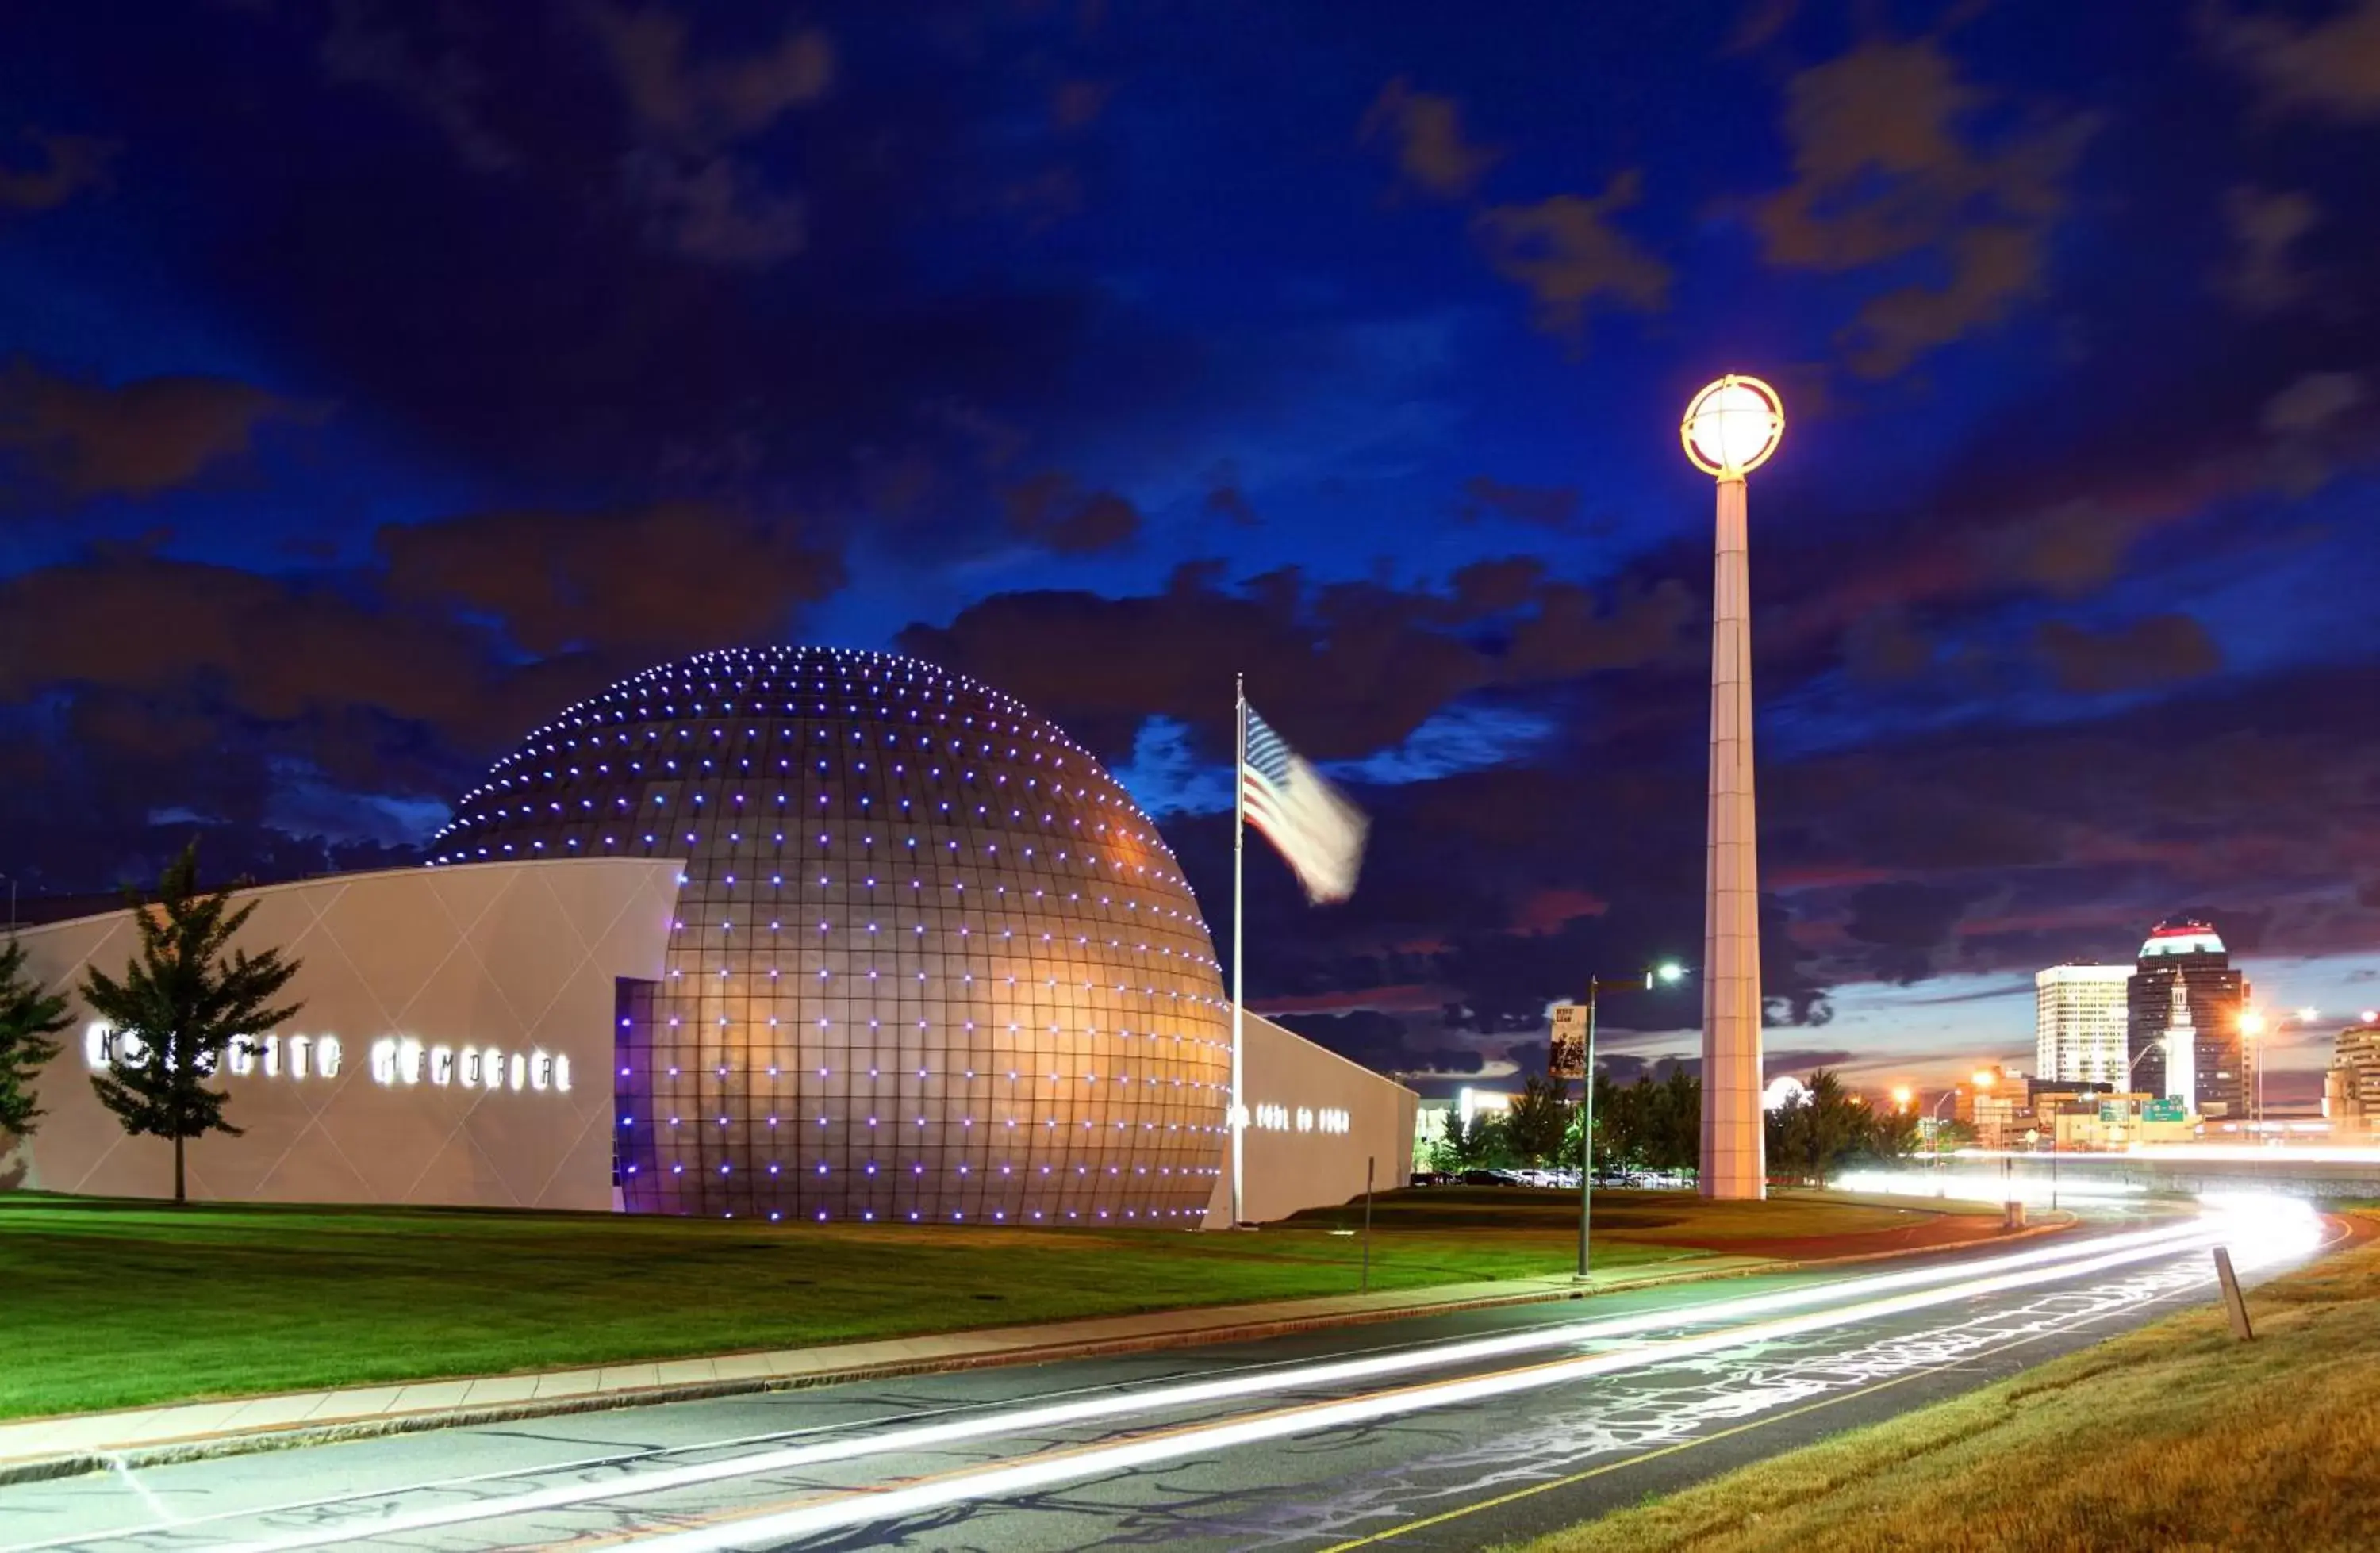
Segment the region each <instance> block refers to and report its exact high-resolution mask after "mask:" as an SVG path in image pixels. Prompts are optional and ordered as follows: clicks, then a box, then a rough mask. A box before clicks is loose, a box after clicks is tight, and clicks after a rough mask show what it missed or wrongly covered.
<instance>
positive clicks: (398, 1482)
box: [0, 1207, 2319, 1553]
mask: <svg viewBox="0 0 2380 1553" xmlns="http://www.w3.org/2000/svg"><path fill="white" fill-rule="evenodd" d="M2318 1236H2319V1222H2318V1221H2317V1220H2314V1219H2313V1218H2312V1217H2311V1216H2310V1215H2304V1214H2293V1213H2290V1212H2286V1211H2277V1210H2275V1209H2273V1208H2270V1207H2243V1208H2239V1209H2233V1210H2228V1211H2210V1212H2208V1213H2206V1214H2204V1215H2202V1216H2201V1217H2198V1218H2195V1219H2181V1220H2179V1221H2170V1220H2168V1221H2155V1222H2143V1220H2140V1219H2130V1220H2126V1221H2119V1222H2114V1223H2110V1224H2108V1225H2106V1226H2104V1227H2102V1228H2100V1229H2098V1230H2096V1231H2092V1232H2088V1233H2084V1234H2076V1235H2069V1236H2060V1237H2054V1238H2053V1239H2052V1240H2050V1241H2048V1242H2034V1243H2029V1244H2023V1245H2021V1246H2017V1247H2011V1248H2009V1249H2007V1250H2003V1251H1992V1250H1989V1249H1985V1250H1982V1251H1973V1252H1965V1253H1960V1254H1954V1255H1946V1256H1933V1257H1926V1258H1922V1259H1913V1260H1910V1261H1905V1262H1894V1263H1889V1264H1884V1265H1882V1266H1880V1267H1876V1268H1866V1269H1863V1270H1861V1271H1860V1272H1858V1273H1856V1274H1852V1273H1850V1272H1848V1271H1846V1272H1845V1273H1842V1274H1838V1275H1834V1276H1820V1275H1800V1276H1791V1277H1771V1278H1762V1279H1738V1280H1722V1281H1718V1282H1714V1283H1708V1284H1701V1285H1688V1286H1683V1287H1676V1288H1670V1289H1662V1290H1647V1291H1642V1292H1637V1293H1635V1294H1633V1295H1629V1294H1614V1295H1606V1296H1602V1297H1598V1298H1597V1299H1595V1300H1593V1301H1591V1302H1577V1303H1565V1304H1552V1305H1536V1306H1524V1307H1520V1308H1517V1309H1506V1310H1500V1311H1488V1312H1473V1313H1468V1314H1464V1315H1460V1316H1439V1317H1432V1318H1428V1319H1423V1320H1414V1321H1405V1322H1397V1323H1390V1324H1382V1325H1377V1326H1368V1327H1355V1328H1341V1329H1332V1330H1326V1331H1318V1332H1312V1333H1305V1334H1301V1335H1298V1336H1296V1337H1292V1338H1284V1339H1277V1340H1273V1341H1266V1342H1258V1343H1246V1344H1238V1345H1232V1346H1219V1347H1213V1348H1207V1349H1197V1350H1183V1351H1174V1352H1170V1353H1155V1354H1145V1355H1135V1356H1131V1357H1124V1358H1116V1359H1101V1360H1087V1361H1080V1362H1075V1363H1067V1364H1056V1365H1040V1366H1036V1367H1032V1368H1020V1369H1001V1370H982V1371H976V1372H972V1373H966V1374H959V1375H951V1376H939V1377H921V1378H916V1379H910V1380H904V1381H897V1382H889V1383H882V1384H868V1385H854V1386H843V1387H833V1388H824V1389H814V1390H806V1391H791V1392H779V1393H774V1394H770V1395H760V1396H753V1397H743V1398H733V1399H723V1400H720V1401H708V1402H695V1403H682V1404H677V1405H673V1406H665V1407H650V1408H640V1409H626V1410H620V1411H615V1412H608V1413H583V1414H577V1415H573V1416H568V1417H561V1418H552V1419H541V1420H532V1421H527V1422H522V1423H516V1424H508V1425H496V1426H486V1427H480V1428H470V1429H454V1430H445V1431H440V1432H436V1433H430V1434H419V1435H409V1436H399V1437H394V1438H384V1439H377V1440H369V1441H357V1442H352V1443H348V1444H342V1445H331V1446H318V1447H312V1448H308V1449H302V1450H284V1451H275V1452H270V1453H264V1454H257V1455H249V1456H241V1457H233V1458H227V1459H223V1460H218V1461H212V1462H191V1463H187V1464H184V1465H179V1466H172V1467H163V1468H153V1469H150V1470H146V1471H142V1472H140V1473H138V1474H130V1473H123V1472H118V1473H113V1474H92V1475H91V1476H87V1477H81V1478H76V1479H68V1480H65V1481H60V1482H54V1483H45V1484H30V1485H24V1486H16V1487H11V1488H0V1549H6V1550H9V1553H30V1550H32V1549H36V1548H39V1549H44V1550H47V1549H54V1548H92V1549H99V1548H106V1549H141V1550H152V1553H153V1550H161V1549H179V1548H223V1547H237V1548H245V1549H254V1550H257V1553H262V1550H265V1549H297V1548H309V1547H373V1548H419V1549H441V1550H444V1549H455V1550H462V1549H490V1548H520V1547H566V1546H574V1545H575V1546H583V1547H599V1546H601V1547H613V1546H631V1547H643V1548H650V1549H655V1550H664V1549H665V1550H669V1553H691V1550H695V1549H711V1548H770V1547H834V1548H847V1547H910V1548H983V1549H990V1550H998V1553H1010V1550H1036V1549H1072V1548H1081V1547H1132V1546H1138V1545H1158V1544H1162V1545H1164V1546H1166V1547H1170V1548H1182V1549H1192V1548H1219V1549H1220V1548H1274V1547H1279V1548H1294V1549H1305V1550H1318V1549H1329V1548H1345V1547H1361V1546H1368V1545H1374V1544H1382V1545H1386V1546H1389V1547H1394V1548H1398V1549H1403V1548H1471V1547H1481V1546H1483V1545H1486V1544H1488V1543H1493V1542H1496V1541H1499V1540H1501V1539H1505V1538H1510V1537H1515V1536H1521V1535H1529V1534H1534V1533H1537V1532H1542V1531H1546V1530H1549V1529H1552V1528H1554V1527H1556V1526H1560V1525H1563V1524H1567V1523H1572V1522H1575V1521H1578V1520H1582V1519H1585V1518H1587V1517H1591V1516H1593V1515H1596V1514H1597V1513H1600V1512H1602V1511H1607V1510H1609V1509H1612V1508H1615V1507H1617V1506H1620V1505H1623V1504H1629V1503H1633V1502H1634V1501H1636V1500H1638V1499H1640V1498H1643V1497H1644V1496H1645V1495H1646V1494H1647V1493H1652V1492H1657V1491H1661V1490H1666V1489H1670V1488H1674V1487H1678V1486H1683V1485H1685V1484H1687V1483H1690V1482H1693V1481H1694V1480H1696V1479H1699V1478H1702V1477H1706V1476H1708V1475H1711V1474H1717V1473H1719V1472H1723V1471H1725V1470H1727V1469H1728V1468H1730V1467H1733V1466H1736V1465H1739V1464H1741V1463H1743V1462H1748V1461H1752V1460H1755V1459H1757V1458H1761V1457H1765V1456H1769V1455H1773V1454H1776V1453H1778V1452H1779V1451H1782V1450H1790V1449H1791V1448H1793V1447H1794V1446H1797V1445H1801V1444H1803V1443H1806V1442H1808V1441H1809V1440H1811V1439H1814V1438H1818V1437H1819V1436H1822V1435H1826V1434H1831V1433H1834V1432H1836V1431H1838V1430H1840V1429H1843V1428H1845V1427H1848V1426H1853V1425H1857V1424H1862V1423H1869V1422H1874V1421H1876V1420H1878V1419H1882V1418H1887V1417H1889V1416H1891V1415H1892V1414H1894V1413H1900V1412H1903V1411H1906V1410H1908V1409H1911V1408H1914V1407H1918V1406H1921V1405H1923V1404H1925V1403H1926V1402H1930V1401H1937V1400H1939V1399H1941V1398H1943V1397H1946V1396H1949V1395H1951V1394H1953V1393H1955V1392H1958V1391H1961V1390H1964V1389H1969V1388H1971V1387H1974V1386H1978V1385H1981V1384H1984V1383H1985V1382H1987V1381H1991V1380H1995V1379H1998V1378H2001V1377H2005V1376H2008V1375H2010V1374H2012V1373H2014V1372H2016V1371H2018V1370H2020V1369H2022V1368H2024V1367H2025V1366H2027V1365H2034V1364H2038V1363H2040V1362H2042V1361H2043V1360H2045V1359H2047V1358H2049V1357H2052V1356H2053V1355H2056V1354H2058V1353H2065V1352H2068V1351H2070V1350H2071V1349H2074V1348H2078V1347H2081V1346H2083V1345H2085V1344H2088V1343H2090V1342H2093V1341H2098V1340H2099V1339H2101V1338H2104V1337H2106V1336H2107V1335H2108V1334H2110V1333H2112V1332H2115V1331H2119V1330H2121V1329H2125V1328H2128V1327H2131V1326H2135V1325H2138V1324H2140V1323H2142V1322H2144V1321H2148V1320H2152V1319H2155V1317H2157V1316H2161V1315H2164V1314H2167V1313H2168V1312H2169V1311H2171V1310H2173V1309H2175V1308H2178V1307H2180V1306H2185V1305H2191V1304H2204V1303H2205V1302H2207V1301H2209V1300H2211V1299H2213V1298H2214V1297H2215V1290H2214V1284H2213V1270H2212V1258H2211V1254H2210V1252H2211V1247H2212V1245H2214V1244H2228V1245H2229V1246H2230V1247H2231V1248H2232V1256H2233V1258H2234V1260H2235V1261H2236V1262H2238V1263H2239V1264H2240V1267H2241V1270H2242V1274H2243V1277H2246V1278H2248V1279H2250V1280H2253V1279H2254V1278H2256V1277H2259V1276H2268V1275H2269V1274H2270V1273H2272V1272H2274V1271H2277V1270H2279V1269H2281V1268H2287V1267H2289V1266H2291V1265H2295V1264H2296V1263H2297V1262H2300V1261H2301V1260H2303V1259H2304V1258H2305V1257H2306V1256H2310V1255H2312V1254H2313V1249H2314V1246H2315V1243H2316V1241H2317V1239H2318Z"/></svg>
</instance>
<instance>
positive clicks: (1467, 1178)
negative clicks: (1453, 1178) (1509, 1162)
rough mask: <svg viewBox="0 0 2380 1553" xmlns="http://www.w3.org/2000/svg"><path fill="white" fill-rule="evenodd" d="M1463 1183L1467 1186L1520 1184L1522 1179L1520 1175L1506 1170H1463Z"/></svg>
mask: <svg viewBox="0 0 2380 1553" xmlns="http://www.w3.org/2000/svg"><path fill="white" fill-rule="evenodd" d="M1519 1184H1521V1181H1520V1178H1519V1177H1518V1176H1515V1175H1513V1174H1512V1173H1511V1172H1510V1171H1463V1185H1465V1186H1518V1185H1519Z"/></svg>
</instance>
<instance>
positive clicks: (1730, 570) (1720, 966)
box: [1679, 376, 1785, 1198]
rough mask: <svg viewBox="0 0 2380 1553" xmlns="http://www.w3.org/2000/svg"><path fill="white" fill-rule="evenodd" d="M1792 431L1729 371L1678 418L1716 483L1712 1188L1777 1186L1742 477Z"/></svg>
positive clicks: (1708, 982)
mask: <svg viewBox="0 0 2380 1553" xmlns="http://www.w3.org/2000/svg"><path fill="white" fill-rule="evenodd" d="M1784 434H1785V406H1784V402H1783V401H1782V400H1780V399H1779V397H1778V396H1777V391H1776V390H1775V389H1773V388H1771V387H1769V386H1768V385H1767V383H1765V382H1761V381H1760V380H1759V379H1757V378H1746V377H1734V376H1730V377H1724V378H1721V379H1719V380H1718V382H1715V383H1712V384H1711V385H1710V386H1709V387H1707V388H1706V389H1704V390H1703V391H1702V392H1701V393H1700V394H1695V395H1694V401H1693V402H1692V403H1691V404H1689V405H1688V406H1686V419H1685V422H1684V424H1683V425H1682V426H1681V427H1680V428H1679V437H1680V440H1681V441H1682V442H1683V443H1685V448H1686V456H1687V457H1688V458H1690V459H1692V460H1693V461H1694V467H1696V468H1698V469H1700V470H1702V471H1703V473H1705V474H1706V475H1710V476H1712V477H1713V478H1715V479H1717V480H1718V541H1717V563H1716V571H1715V574H1714V578H1713V588H1712V599H1711V723H1710V818H1709V828H1708V831H1707V837H1708V840H1707V844H1706V857H1705V862H1704V880H1703V1159H1702V1195H1704V1196H1706V1197H1727V1198H1758V1197H1762V1196H1765V1195H1767V1181H1768V1172H1767V1149H1766V1139H1765V1137H1764V1135H1763V1132H1762V1119H1761V1111H1760V1090H1761V1071H1760V1008H1761V1003H1760V846H1759V830H1758V826H1757V823H1756V821H1755V815H1754V808H1753V781H1752V600H1751V577H1750V569H1749V565H1748V564H1747V556H1746V553H1745V537H1744V489H1743V478H1744V476H1746V475H1747V474H1750V473H1751V472H1752V471H1753V470H1755V469H1756V468H1758V467H1760V466H1761V465H1763V464H1765V463H1767V461H1768V456H1769V455H1770V454H1773V453H1775V452H1776V451H1777V443H1778V442H1779V439H1780V438H1781V437H1783V435H1784Z"/></svg>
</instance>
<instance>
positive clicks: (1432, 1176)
mask: <svg viewBox="0 0 2380 1553" xmlns="http://www.w3.org/2000/svg"><path fill="white" fill-rule="evenodd" d="M1453 1179H1454V1177H1452V1176H1451V1175H1449V1174H1447V1173H1446V1172H1445V1171H1414V1173H1413V1176H1412V1178H1411V1179H1410V1180H1409V1181H1408V1182H1407V1183H1406V1184H1407V1185H1409V1186H1443V1185H1445V1184H1446V1183H1449V1182H1451V1181H1452V1180H1453Z"/></svg>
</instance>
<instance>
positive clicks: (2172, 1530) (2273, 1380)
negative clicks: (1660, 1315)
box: [1527, 1244, 2380, 1553]
mask: <svg viewBox="0 0 2380 1553" xmlns="http://www.w3.org/2000/svg"><path fill="white" fill-rule="evenodd" d="M2248 1308H2249V1311H2250V1314H2251V1315H2252V1316H2253V1319H2254V1321H2255V1326H2256V1341H2254V1342H2253V1343H2240V1342H2237V1341H2233V1339H2232V1337H2231V1335H2230V1331H2229V1329H2228V1327H2227V1326H2226V1325H2225V1322H2224V1317H2223V1314H2222V1310H2221V1308H2220V1306H2219V1305H2216V1304H2212V1303H2210V1304H2209V1305H2208V1306H2207V1307H2206V1308H2205V1309H2203V1310H2198V1311H2193V1312H2192V1313H2190V1314H2188V1315H2185V1316H2174V1317H2172V1318H2169V1319H2168V1320H2165V1321H2160V1322H2157V1323H2155V1324H2154V1325H2152V1326H2149V1327H2145V1328H2143V1329H2140V1330H2138V1331H2136V1332H2131V1333H2129V1334H2127V1335H2125V1336H2123V1337H2119V1338H2117V1339H2114V1340H2113V1341H2108V1342H2106V1343H2102V1344H2100V1345H2098V1346H2097V1347H2095V1348H2092V1349H2089V1350H2086V1351H2084V1352H2083V1353H2075V1354H2071V1355H2070V1356H2068V1357H2066V1358H2063V1359H2058V1360H2055V1361H2053V1362H2051V1363H2049V1364H2047V1365H2043V1366H2042V1367H2041V1368H2039V1369H2036V1370H2032V1371H2029V1372H2027V1373H2026V1374H2024V1375H2022V1376H2020V1377H2017V1378H2015V1379H2013V1380H2009V1381H2004V1382H2002V1383H2001V1384H1999V1385H1997V1386H1993V1387H1989V1388H1986V1389H1984V1390H1981V1391H1977V1392H1974V1393H1973V1394H1972V1395H1969V1396H1965V1397H1961V1398H1958V1399H1955V1400H1953V1401H1948V1402H1943V1403H1940V1404H1938V1405H1937V1406H1934V1407H1930V1408H1925V1409H1924V1410H1922V1411H1919V1412H1916V1413H1909V1414H1906V1415H1904V1416H1903V1417H1900V1418H1898V1419H1894V1420H1892V1421H1891V1422H1889V1423H1885V1424H1878V1425H1876V1426H1872V1427H1869V1428H1864V1429H1859V1430H1854V1431H1852V1432H1849V1433H1846V1434H1844V1435H1841V1436H1839V1437H1838V1438H1834V1439H1831V1440H1827V1441H1823V1442H1821V1443H1819V1444H1817V1445H1814V1446H1811V1447H1808V1448H1807V1449H1804V1450H1797V1451H1793V1452H1791V1454H1788V1455H1784V1456H1779V1457H1778V1458H1777V1459H1775V1460H1774V1461H1770V1462H1762V1463H1759V1464H1757V1465H1755V1466H1751V1467H1747V1468H1744V1469H1743V1470H1742V1471H1739V1472H1734V1473H1730V1474H1727V1475H1726V1476H1723V1477H1719V1478H1715V1479H1713V1480H1712V1481H1710V1482H1708V1483H1706V1484H1703V1485H1701V1486H1697V1487H1694V1488H1690V1489H1687V1490H1685V1491H1683V1492H1682V1493H1679V1494H1676V1495H1673V1496H1670V1498H1663V1499H1655V1500H1651V1501H1648V1502H1647V1503H1645V1504H1644V1505H1642V1506H1639V1507H1637V1508H1635V1509H1633V1510H1628V1511H1621V1512H1620V1513H1619V1514H1616V1515H1610V1516H1607V1517H1605V1518H1604V1519H1602V1520H1600V1521H1596V1522H1592V1523H1588V1524H1586V1525H1585V1526H1580V1527H1577V1528H1574V1529H1573V1530H1571V1531H1568V1532H1563V1533H1559V1534H1557V1535H1553V1536H1550V1537H1545V1538H1542V1539H1540V1540H1538V1541H1536V1542H1535V1543H1531V1544H1529V1545H1528V1547H1527V1553H1620V1550H1621V1549H1625V1550H1627V1553H1670V1550H1675V1549H1683V1548H1692V1549H1694V1550H1695V1553H1786V1550H1788V1549H1790V1550H1791V1553H1818V1550H1824V1553H1869V1550H1877V1553H1881V1550H1884V1549H1913V1548H1925V1549H1928V1550H1934V1549H1941V1550H1947V1553H2031V1550H2035V1549H2038V1550H2040V1553H2050V1550H2052V1549H2055V1550H2057V1553H2119V1550H2121V1553H2131V1550H2132V1549H2137V1548H2158V1549H2167V1548H2223V1549H2235V1548H2236V1549H2245V1550H2249V1553H2259V1550H2266V1549H2269V1550H2271V1553H2284V1550H2287V1553H2297V1550H2300V1549H2316V1548H2362V1547H2374V1546H2375V1545H2376V1544H2380V1530H2375V1528H2380V1472H2375V1471H2374V1456H2373V1451H2374V1439H2375V1438H2380V1244H2365V1245H2363V1246H2362V1247H2361V1248H2359V1249H2356V1250H2351V1251H2348V1252H2344V1253H2342V1254H2340V1255H2338V1256H2331V1257H2328V1258H2325V1260H2323V1261H2321V1262H2318V1263H2316V1264H2315V1265H2313V1267H2311V1268H2305V1269H2304V1270H2302V1271H2300V1272H2296V1273H2292V1274H2289V1275H2288V1276H2287V1277H2284V1278H2281V1279H2277V1280H2273V1281H2272V1282H2269V1283H2266V1284H2265V1285H2263V1286H2262V1287H2260V1288H2256V1289H2253V1290H2251V1291H2249V1293H2248Z"/></svg>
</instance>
